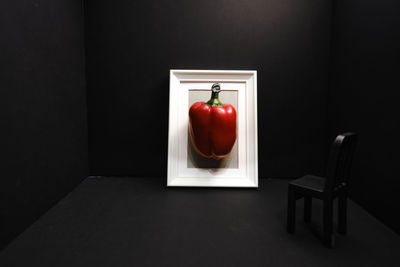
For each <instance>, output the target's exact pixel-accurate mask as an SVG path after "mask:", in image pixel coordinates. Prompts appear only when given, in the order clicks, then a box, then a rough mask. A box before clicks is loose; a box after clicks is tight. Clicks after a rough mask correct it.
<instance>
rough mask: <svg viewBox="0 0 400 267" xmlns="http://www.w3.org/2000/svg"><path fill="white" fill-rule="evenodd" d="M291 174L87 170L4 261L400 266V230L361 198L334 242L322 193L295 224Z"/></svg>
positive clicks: (13, 263) (8, 251)
mask: <svg viewBox="0 0 400 267" xmlns="http://www.w3.org/2000/svg"><path fill="white" fill-rule="evenodd" d="M287 182H288V180H276V179H263V180H261V182H260V188H259V189H257V190H256V189H202V188H198V189H191V188H166V187H165V184H166V179H156V178H147V179H139V178H98V179H89V178H88V179H86V180H85V181H84V182H83V183H82V184H81V185H80V186H79V187H77V188H76V189H75V190H74V191H73V192H72V193H71V194H70V195H68V196H67V197H66V198H65V199H64V200H62V201H61V202H60V203H59V204H58V205H56V206H55V207H54V208H52V209H51V210H50V211H49V212H48V213H46V214H45V215H44V216H43V217H42V218H40V219H39V220H38V221H37V222H36V223H34V224H33V225H32V226H31V227H30V228H29V229H28V230H27V231H25V232H24V233H23V234H21V235H20V236H19V237H18V238H17V239H16V240H15V241H14V242H12V243H11V244H10V245H9V246H8V247H6V248H5V249H4V250H3V251H2V252H1V253H0V266H41V267H42V266H43V267H45V266H96V267H98V266H130V267H131V266H324V267H325V266H397V267H398V266H400V237H399V235H397V234H395V233H394V232H392V231H391V230H389V229H388V228H386V227H385V226H384V225H382V224H381V223H380V222H378V221H377V220H376V219H374V218H373V217H371V216H370V215H369V214H367V213H366V212H365V211H363V210H362V209H361V208H360V207H359V206H357V205H356V204H354V203H352V202H351V203H349V220H348V230H349V233H348V235H347V236H340V235H336V237H337V238H336V247H335V248H334V249H328V248H325V247H324V246H323V245H322V244H321V242H320V241H319V239H318V235H317V234H318V232H319V231H320V230H321V229H320V225H321V220H320V218H321V205H320V203H319V202H317V201H315V202H314V209H313V211H314V214H313V215H314V217H313V222H312V225H313V227H311V228H310V227H308V226H307V225H306V224H304V223H303V222H302V221H301V219H302V216H298V220H297V224H296V227H297V228H296V233H295V234H294V235H289V234H287V233H286V231H285V220H286V190H287ZM301 206H302V204H301V203H300V202H299V204H298V215H301ZM313 229H314V230H313Z"/></svg>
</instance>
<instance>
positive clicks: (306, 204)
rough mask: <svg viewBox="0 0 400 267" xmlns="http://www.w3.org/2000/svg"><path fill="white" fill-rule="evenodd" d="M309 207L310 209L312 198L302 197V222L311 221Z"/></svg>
mask: <svg viewBox="0 0 400 267" xmlns="http://www.w3.org/2000/svg"><path fill="white" fill-rule="evenodd" d="M311 207H312V198H311V197H310V196H305V197H304V221H305V222H307V223H308V222H310V221H311Z"/></svg>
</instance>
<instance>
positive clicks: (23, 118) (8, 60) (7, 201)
mask: <svg viewBox="0 0 400 267" xmlns="http://www.w3.org/2000/svg"><path fill="white" fill-rule="evenodd" d="M0 21H1V22H0V33H1V41H0V82H1V97H0V103H1V104H0V106H1V112H0V114H1V115H0V116H1V120H0V121H1V131H0V142H1V145H0V156H1V176H0V248H1V247H2V246H4V245H5V244H6V243H7V242H8V241H9V240H11V239H12V238H13V237H15V236H16V235H17V234H18V233H19V232H21V231H22V230H23V229H24V228H25V227H27V226H28V225H29V224H31V223H32V222H33V221H34V220H35V219H36V218H38V217H39V216H40V215H41V214H42V213H43V212H44V211H46V210H47V209H49V208H50V207H51V206H52V205H53V204H54V203H55V202H57V201H58V200H59V199H60V198H61V197H63V196H64V195H65V194H66V193H68V192H69V191H70V190H71V189H72V188H73V187H74V186H75V185H76V184H78V183H79V182H80V181H81V180H82V179H83V178H84V177H86V176H87V175H88V170H87V164H88V160H87V123H86V118H87V115H86V103H85V101H86V100H85V99H86V93H85V78H84V75H85V66H84V38H83V29H84V27H83V10H82V2H81V1H78V0H76V1H75V0H74V1H71V0H58V1H52V0H41V1H11V0H10V1H7V0H6V1H1V2H0Z"/></svg>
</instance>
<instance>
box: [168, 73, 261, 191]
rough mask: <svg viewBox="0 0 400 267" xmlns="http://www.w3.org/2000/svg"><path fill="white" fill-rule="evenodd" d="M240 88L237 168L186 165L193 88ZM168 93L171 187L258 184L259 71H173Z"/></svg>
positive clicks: (252, 185)
mask: <svg viewBox="0 0 400 267" xmlns="http://www.w3.org/2000/svg"><path fill="white" fill-rule="evenodd" d="M213 83H220V84H221V88H222V90H235V91H238V118H237V119H238V139H237V142H238V168H227V169H204V168H188V167H187V142H188V141H187V140H188V136H187V132H188V131H187V129H188V120H189V118H188V104H189V103H188V101H189V97H188V95H189V90H190V89H192V90H193V89H210V88H211V85H212V84H213ZM169 90H170V96H169V136H168V175H167V176H168V178H167V185H168V186H204V187H206V186H209V187H258V155H257V153H258V152H257V71H249V70H171V71H170V88H169Z"/></svg>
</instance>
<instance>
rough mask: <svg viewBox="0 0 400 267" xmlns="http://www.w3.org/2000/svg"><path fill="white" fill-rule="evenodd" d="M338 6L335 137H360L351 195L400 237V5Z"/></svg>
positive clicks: (345, 1) (355, 1)
mask: <svg viewBox="0 0 400 267" xmlns="http://www.w3.org/2000/svg"><path fill="white" fill-rule="evenodd" d="M334 2H335V8H334V14H335V15H334V24H333V25H334V29H335V31H334V43H333V48H334V49H333V54H332V58H333V69H332V86H331V89H330V93H329V100H330V102H329V121H330V125H331V126H332V128H331V129H330V133H331V138H333V136H334V135H335V134H337V133H340V132H343V131H349V130H352V131H355V132H358V133H359V134H360V137H359V146H358V150H357V153H356V157H355V162H354V163H355V164H354V169H353V176H352V181H351V191H350V194H351V196H352V198H353V199H354V200H355V201H357V202H358V203H359V204H361V205H362V206H363V207H364V208H366V209H367V210H368V211H369V212H371V213H372V214H373V215H375V216H376V217H377V218H379V219H380V220H381V221H383V222H384V223H386V224H387V225H389V226H390V227H392V228H393V229H394V230H395V231H397V232H398V233H400V216H399V210H400V201H399V192H400V177H399V173H400V163H399V148H400V138H399V136H400V120H399V118H400V117H399V115H398V114H400V105H399V100H400V63H399V62H400V30H399V29H400V16H399V12H400V2H399V1H396V0H390V1H389V0H388V1H378V0H374V1H363V0H338V1H334Z"/></svg>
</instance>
